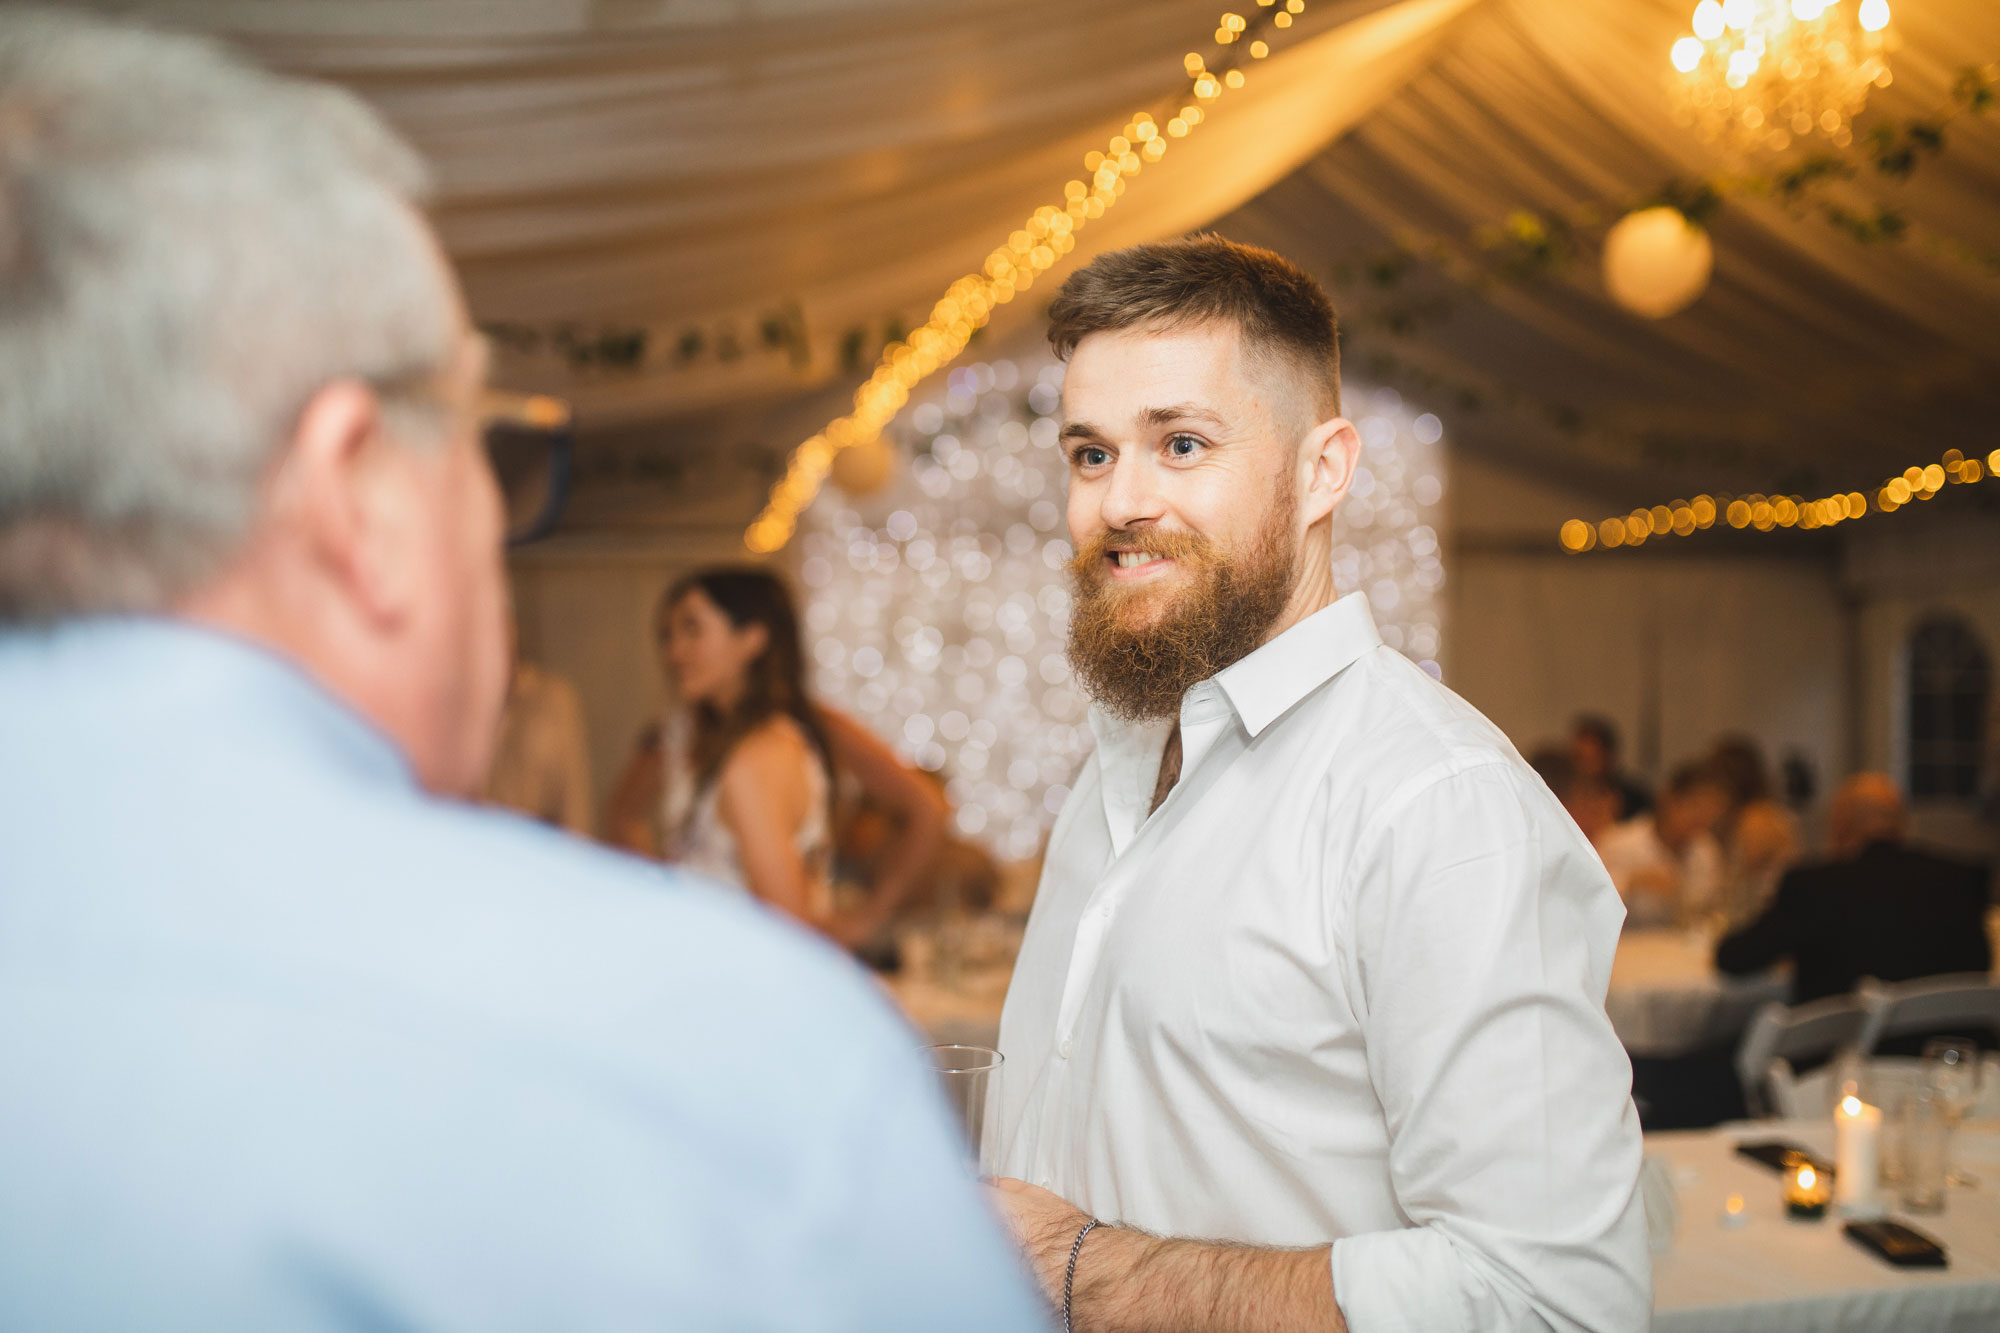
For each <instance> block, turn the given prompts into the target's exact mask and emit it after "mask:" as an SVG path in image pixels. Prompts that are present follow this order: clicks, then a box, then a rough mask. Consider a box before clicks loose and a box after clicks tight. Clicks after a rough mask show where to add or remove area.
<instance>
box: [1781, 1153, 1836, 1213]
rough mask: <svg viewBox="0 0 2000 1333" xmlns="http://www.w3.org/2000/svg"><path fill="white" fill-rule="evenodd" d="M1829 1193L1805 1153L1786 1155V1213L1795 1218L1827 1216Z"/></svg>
mask: <svg viewBox="0 0 2000 1333" xmlns="http://www.w3.org/2000/svg"><path fill="white" fill-rule="evenodd" d="M1828 1193H1829V1191H1828V1189H1827V1184H1826V1177H1825V1176H1823V1175H1821V1174H1820V1173H1819V1171H1818V1170H1817V1169H1816V1168H1815V1167H1814V1166H1813V1164H1812V1163H1811V1162H1810V1161H1808V1160H1807V1159H1806V1156H1805V1155H1804V1154H1803V1153H1787V1154H1786V1155H1785V1211H1786V1212H1787V1213H1789V1214H1790V1215H1791V1216H1793V1217H1824V1216H1826V1197H1827V1194H1828Z"/></svg>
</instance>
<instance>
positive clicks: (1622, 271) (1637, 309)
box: [1604, 207, 1715, 319]
mask: <svg viewBox="0 0 2000 1333" xmlns="http://www.w3.org/2000/svg"><path fill="white" fill-rule="evenodd" d="M1714 267H1715V247H1714V246H1712V245H1710V244H1709V240H1708V233H1707V232H1706V231H1704V230H1703V229H1702V228H1700V227H1698V226H1696V225H1695V224H1694V223H1692V222H1689V221H1688V220H1687V218H1685V217H1684V216H1682V214H1681V212H1680V210H1679V209H1676V208H1665V207H1661V208H1642V209H1640V210H1639V211H1638V212H1636V213H1627V214H1626V215H1625V216H1624V217H1622V218H1620V219H1619V220H1618V223H1617V225H1616V226H1614V227H1612V229H1611V232H1610V234H1609V235H1607V236H1606V237H1605V238H1604V285H1605V287H1606V288H1608V289H1609V290H1610V292H1611V297H1612V299H1613V300H1615V301H1616V302H1618V304H1619V305H1622V306H1624V307H1625V308H1626V309H1627V310H1630V311H1631V312H1632V313H1634V314H1637V315H1644V316H1645V317H1646V318H1647V319H1665V318H1666V317H1667V316H1668V315H1671V314H1674V313H1676V312H1678V311H1681V310H1685V309H1687V307H1688V306H1689V305H1691V304H1693V302H1694V299H1695V298H1696V297H1698V296H1700V295H1701V293H1702V291H1703V289H1704V288H1706V287H1707V286H1708V275H1709V273H1710V271H1711V270H1712V269H1713V268H1714Z"/></svg>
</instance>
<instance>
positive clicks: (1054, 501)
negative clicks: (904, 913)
mask: <svg viewBox="0 0 2000 1333" xmlns="http://www.w3.org/2000/svg"><path fill="white" fill-rule="evenodd" d="M1062 373H1063V368H1062V365H1061V364H1060V363H1059V362H1056V361H1054V360H1052V359H1049V358H1047V357H1039V358H1032V359H1030V358H1017V359H1012V360H994V361H990V362H983V363H979V364H973V365H966V366H961V367H959V368H958V369H956V370H953V371H952V372H951V374H950V376H949V377H948V379H947V380H946V382H945V383H944V384H943V385H942V386H940V387H939V388H938V390H937V391H935V392H932V393H930V394H927V395H924V396H923V397H921V398H918V399H915V400H913V401H912V402H911V403H910V405H909V406H907V407H906V408H905V409H904V410H903V411H902V412H901V413H900V414H899V415H898V416H897V418H896V419H895V421H894V422H893V423H892V424H891V425H890V427H889V430H888V433H887V434H888V439H889V440H890V441H891V443H892V444H893V446H894V448H895V450H896V453H897V455H898V458H899V460H900V463H901V465H900V466H899V467H898V468H897V471H896V473H895V475H894V476H893V478H892V479H891V480H890V481H889V483H888V484H887V485H886V486H884V487H883V488H882V489H881V490H880V491H878V492H876V493H875V494H872V495H868V496H863V497H855V496H850V495H846V494H842V493H840V492H838V491H837V490H835V489H834V488H828V490H827V491H825V492H824V493H822V494H821V495H820V497H819V498H818V500H817V501H816V502H815V503H814V504H813V506H812V507H811V508H810V509H809V510H808V511H807V513H806V514H805V516H804V521H803V522H802V523H801V525H800V539H799V541H798V542H797V543H796V545H795V548H794V549H795V551H796V552H797V558H798V561H799V565H798V573H799V580H800V582H801V583H802V584H803V585H804V614H805V620H806V632H807V639H808V644H809V649H808V650H809V652H810V655H811V660H812V670H813V683H814V685H815V687H816V689H817V690H818V692H819V694H820V696H821V697H822V698H824V699H826V700H828V701H829V702H831V703H834V704H836V705H837V706H839V707H843V708H846V709H848V710H850V711H851V712H853V713H854V714H855V715H856V716H858V717H860V718H861V719H862V720H863V721H865V722H867V723H868V724H869V725H870V726H872V727H874V728H875V730H876V731H878V732H879V733H880V734H881V735H883V736H885V737H888V738H890V739H892V740H893V741H894V742H895V743H896V745H897V747H898V749H899V750H900V751H901V752H902V753H903V754H904V756H905V757H907V758H908V759H910V760H911V761H912V762H914V763H915V764H917V765H918V766H920V767H922V768H925V769H928V770H931V771H933V772H941V773H943V774H944V775H945V776H946V778H947V784H946V795H947V796H948V797H949V799H950V800H951V803H952V805H953V807H954V808H955V809H956V812H957V813H956V816H955V817H956V820H957V828H958V832H959V833H961V834H962V835H964V836H966V837H969V838H973V839H976V840H978V841H979V842H982V843H984V844H985V845H986V846H987V847H988V848H990V849H991V850H992V851H993V852H994V854H995V855H997V856H999V857H1001V858H1002V859H1005V860H1019V859H1022V858H1026V857H1031V856H1033V855H1035V854H1036V853H1037V852H1038V851H1039V850H1040V848H1041V845H1042V841H1043V839H1044V838H1046V837H1047V836H1048V830H1049V827H1050V825H1052V824H1053V823H1054V822H1055V817H1056V812H1057V811H1058V810H1060V809H1061V808H1062V802H1063V799H1064V798H1065V797H1066V796H1068V794H1069V787H1068V783H1069V781H1070V779H1071V778H1072V777H1073V776H1074V775H1075V773H1076V771H1077V769H1078V768H1079V767H1080V766H1081V765H1082V762H1083V759H1084V756H1085V755H1086V754H1087V753H1088V752H1089V749H1090V746H1091V744H1092V738H1091V734H1090V728H1089V725H1088V723H1087V721H1086V714H1087V710H1088V707H1089V701H1088V699H1087V698H1086V697H1085V696H1084V695H1083V693H1082V692H1081V690H1079V689H1078V687H1077V686H1076V684H1075V682H1074V681H1073V680H1072V679H1071V676H1070V670H1069V664H1068V663H1067V662H1066V661H1065V660H1064V657H1063V645H1064V641H1065V637H1066V634H1067V628H1068V621H1069V607H1070V591H1069V579H1068V575H1067V574H1066V573H1065V571H1064V564H1065V562H1066V561H1067V560H1068V559H1069V557H1070V553H1071V552H1070V543H1069V539H1068V532H1067V529H1066V527H1065V525H1064V521H1063V487H1064V483H1065V467H1064V462H1063V458H1062V455H1061V453H1060V451H1059V450H1058V449H1057V447H1056V431H1057V422H1056V418H1055V416H1054V413H1055V411H1056V405H1057V395H1058V393H1059V391H1060V389H1061V385H1062ZM1345 393H1346V410H1347V414H1348V416H1349V417H1350V418H1351V419H1352V420H1354V422H1355V424H1356V426H1357V427H1358V429H1359V430H1360V433H1361V439H1362V444H1363V452H1362V461H1361V468H1360V471H1359V472H1358V473H1357V474H1356V476H1355V479H1354V487H1353V490H1352V491H1351V492H1350V494H1349V497H1348V499H1347V501H1346V503H1345V504H1344V505H1342V507H1341V509H1340V511H1339V512H1338V515H1337V516H1336V519H1335V524H1334V553H1333V572H1334V580H1335V586H1336V587H1337V588H1338V589H1339V590H1340V591H1341V592H1343V593H1344V592H1348V591H1352V590H1354V589H1357V588H1358V589H1361V590H1364V591H1366V592H1367V594H1368V597H1369V601H1370V602H1371V603H1372V604H1373V606H1374V610H1375V617H1376V621H1377V623H1378V624H1379V625H1380V626H1381V630H1382V636H1383V638H1384V639H1385V640H1387V642H1388V643H1389V644H1390V646H1392V647H1394V648H1397V649H1400V650H1401V651H1403V652H1405V653H1407V654H1408V655H1409V656H1410V657H1412V658H1414V659H1416V660H1417V661H1418V662H1419V663H1421V664H1422V666H1423V667H1424V669H1425V670H1427V671H1429V672H1431V673H1432V674H1433V675H1436V674H1438V666H1437V656H1438V645H1439V639H1440V635H1441V632H1442V627H1441V624H1440V617H1439V609H1440V598H1439V593H1440V589H1441V588H1442V587H1443V584H1444V565H1443V561H1442V551H1441V546H1440V542H1439V537H1438V532H1437V522H1438V516H1439V514H1440V513H1441V512H1442V510H1441V507H1440V501H1441V499H1442V497H1443V494H1444V483H1445V476H1444V457H1443V450H1442V446H1441V443H1440V441H1441V439H1442V436H1443V433H1444V428H1443V425H1442V424H1441V423H1440V422H1439V420H1438V419H1437V418H1436V417H1435V416H1432V415H1429V414H1428V413H1420V412H1418V411H1417V410H1415V409H1413V408H1411V407H1408V406H1406V405H1405V404H1404V403H1403V401H1402V399H1401V398H1400V397H1399V396H1398V395H1397V394H1396V392H1395V391H1394V390H1391V389H1369V388H1366V387H1363V386H1357V385H1353V384H1349V385H1348V386H1347V388H1346V391H1345Z"/></svg>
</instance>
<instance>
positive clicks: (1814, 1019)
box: [1736, 994, 1878, 1116]
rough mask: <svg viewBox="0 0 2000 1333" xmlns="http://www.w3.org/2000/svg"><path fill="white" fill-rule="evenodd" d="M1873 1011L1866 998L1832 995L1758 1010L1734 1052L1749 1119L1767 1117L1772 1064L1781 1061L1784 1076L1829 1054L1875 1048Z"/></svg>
mask: <svg viewBox="0 0 2000 1333" xmlns="http://www.w3.org/2000/svg"><path fill="white" fill-rule="evenodd" d="M1877 1012H1878V1011H1877V1009H1876V1006H1875V1004H1874V1003H1873V1002H1872V999H1871V997H1870V996H1867V995H1859V994H1857V995H1833V996H1829V997H1828V998H1826V999H1824V1000H1814V1001H1812V1002H1811V1003H1810V1004H1800V1005H1784V1004H1779V1003H1777V1002H1776V1001H1773V1002H1772V1003H1770V1004H1767V1005H1765V1006H1764V1007H1763V1008H1762V1009H1760V1010H1758V1011H1757V1016H1756V1017H1755V1018H1753V1019H1751V1020H1750V1026H1749V1028H1748V1029H1746V1030H1745V1031H1744V1033H1743V1041H1742V1043H1741V1044H1740V1045H1738V1046H1737V1048H1736V1077H1737V1079H1738V1081H1739V1082H1741V1083H1742V1085H1743V1102H1744V1105H1745V1106H1746V1107H1748V1108H1749V1111H1750V1114H1751V1115H1753V1116H1766V1115H1770V1114H1771V1102H1770V1099H1769V1097H1768V1096H1767V1095H1766V1087H1767V1083H1768V1079H1769V1075H1770V1074H1771V1072H1772V1062H1773V1061H1777V1060H1783V1061H1784V1062H1785V1066H1786V1068H1785V1073H1786V1074H1787V1075H1788V1076H1789V1074H1790V1071H1791V1069H1792V1067H1794V1066H1796V1065H1797V1064H1798V1063H1799V1061H1801V1060H1808V1059H1812V1058H1814V1057H1816V1056H1825V1055H1831V1054H1833V1053H1834V1052H1835V1051H1838V1050H1841V1049H1842V1048H1848V1049H1852V1050H1857V1051H1862V1050H1867V1049H1868V1048H1869V1047H1870V1046H1871V1045H1873V1043H1874V1035H1875V1034H1874V1028H1875V1019H1876V1016H1877Z"/></svg>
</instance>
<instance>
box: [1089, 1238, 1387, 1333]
mask: <svg viewBox="0 0 2000 1333" xmlns="http://www.w3.org/2000/svg"><path fill="white" fill-rule="evenodd" d="M1064 1257H1065V1260H1066V1259H1067V1255H1065V1256H1064ZM1070 1308H1071V1314H1072V1322H1073V1323H1074V1325H1075V1327H1076V1330H1077V1333H1168V1331H1169V1330H1171V1331H1172V1333H1345V1330H1346V1328H1347V1323H1346V1321H1345V1320H1344V1319H1342V1318H1341V1315H1340V1307H1339V1305H1338V1304H1337V1303H1336V1302H1335V1300H1334V1291H1333V1267H1332V1263H1331V1259H1330V1257H1329V1254H1328V1250H1327V1248H1326V1247H1325V1246H1320V1247H1319V1248H1318V1249H1312V1250H1267V1249H1259V1248H1256V1247H1253V1246H1247V1245H1226V1244H1215V1243H1212V1242H1208V1241H1194V1240H1162V1239H1160V1238H1159V1237H1156V1236H1149V1235H1147V1234H1146V1233H1144V1232H1142V1231H1131V1230H1127V1229H1125V1228H1123V1227H1105V1226H1100V1227H1097V1228H1095V1229H1094V1230H1092V1231H1091V1233H1090V1235H1089V1236H1088V1237H1087V1238H1086V1239H1085V1240H1084V1243H1083V1250H1082V1252H1081V1253H1080V1254H1079V1255H1078V1256H1077V1266H1076V1287H1075V1297H1074V1299H1073V1301H1072V1302H1071V1307H1070Z"/></svg>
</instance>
